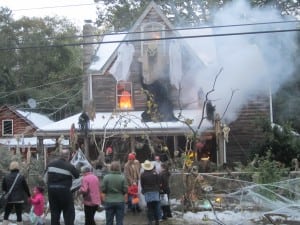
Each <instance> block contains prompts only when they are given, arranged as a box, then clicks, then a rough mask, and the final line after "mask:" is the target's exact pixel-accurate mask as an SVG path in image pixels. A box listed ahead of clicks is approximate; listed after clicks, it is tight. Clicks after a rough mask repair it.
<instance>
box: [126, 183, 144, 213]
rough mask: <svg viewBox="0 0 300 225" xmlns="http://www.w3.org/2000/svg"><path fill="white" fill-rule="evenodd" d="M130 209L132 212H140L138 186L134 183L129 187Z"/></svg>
mask: <svg viewBox="0 0 300 225" xmlns="http://www.w3.org/2000/svg"><path fill="white" fill-rule="evenodd" d="M128 208H129V209H131V211H132V212H140V211H141V209H140V206H139V197H138V185H137V184H136V183H135V182H133V184H132V185H131V186H129V187H128Z"/></svg>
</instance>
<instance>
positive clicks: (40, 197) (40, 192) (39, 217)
mask: <svg viewBox="0 0 300 225" xmlns="http://www.w3.org/2000/svg"><path fill="white" fill-rule="evenodd" d="M29 201H30V203H31V204H32V208H33V209H32V210H33V216H32V217H31V222H32V224H34V225H42V224H45V223H44V219H43V214H44V206H45V205H44V204H45V198H44V189H43V188H42V187H34V188H33V195H32V197H31V198H30V199H29Z"/></svg>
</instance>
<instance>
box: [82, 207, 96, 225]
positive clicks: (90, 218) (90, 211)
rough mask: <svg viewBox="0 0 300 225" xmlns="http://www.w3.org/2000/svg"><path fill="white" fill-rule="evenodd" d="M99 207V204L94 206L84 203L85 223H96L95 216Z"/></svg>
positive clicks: (93, 224)
mask: <svg viewBox="0 0 300 225" xmlns="http://www.w3.org/2000/svg"><path fill="white" fill-rule="evenodd" d="M97 209H98V206H97V205H94V206H89V205H84V215H85V223H84V225H96V222H95V219H94V217H95V213H96V211H97Z"/></svg>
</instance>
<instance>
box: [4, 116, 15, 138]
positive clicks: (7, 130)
mask: <svg viewBox="0 0 300 225" xmlns="http://www.w3.org/2000/svg"><path fill="white" fill-rule="evenodd" d="M2 135H3V136H12V135H13V121H12V120H2Z"/></svg>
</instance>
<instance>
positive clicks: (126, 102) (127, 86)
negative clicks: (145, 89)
mask: <svg viewBox="0 0 300 225" xmlns="http://www.w3.org/2000/svg"><path fill="white" fill-rule="evenodd" d="M116 90H117V108H118V109H121V110H127V109H132V108H133V104H132V83H131V82H118V83H117V88H116Z"/></svg>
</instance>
